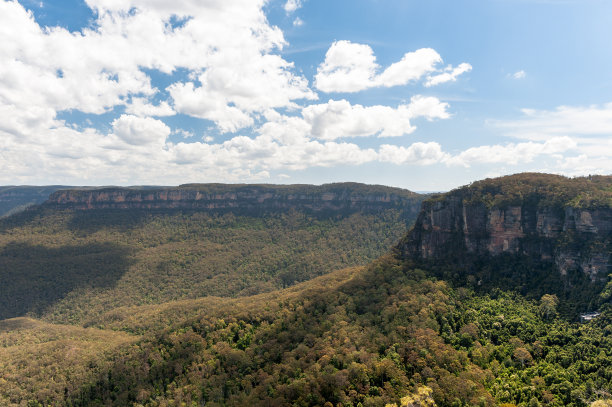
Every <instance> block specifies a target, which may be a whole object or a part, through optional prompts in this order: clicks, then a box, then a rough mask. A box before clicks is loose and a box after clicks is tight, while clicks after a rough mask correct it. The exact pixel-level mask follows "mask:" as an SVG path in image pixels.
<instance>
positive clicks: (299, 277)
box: [0, 174, 612, 407]
mask: <svg viewBox="0 0 612 407" xmlns="http://www.w3.org/2000/svg"><path fill="white" fill-rule="evenodd" d="M411 196H412V197H413V199H416V198H415V197H414V196H413V195H411ZM424 198H425V197H422V198H418V199H416V200H413V201H411V204H416V205H417V206H418V205H420V201H421V200H422V199H424ZM457 208H459V209H460V211H458V210H457ZM463 208H465V210H464V209H463ZM516 208H519V209H516ZM611 210H612V177H598V178H577V179H568V178H564V177H557V176H547V175H534V174H521V175H518V176H512V177H504V178H498V179H493V180H485V181H481V182H478V183H474V184H473V185H470V186H468V187H464V188H460V189H458V190H455V191H451V192H450V193H448V194H443V195H438V196H435V197H431V198H429V199H428V200H426V201H425V202H424V204H423V210H422V211H421V212H420V214H419V216H418V218H417V216H416V214H413V215H412V216H408V215H407V214H408V213H410V212H409V211H406V206H401V205H400V206H397V205H396V206H395V207H391V208H389V207H387V208H385V210H379V211H372V210H371V208H370V209H369V210H353V211H341V212H340V213H335V214H331V215H330V212H326V213H325V214H322V213H317V212H313V211H310V210H299V208H297V209H296V208H292V209H289V210H282V211H275V212H267V213H265V214H257V216H254V215H253V214H252V213H245V212H240V211H217V212H214V211H213V212H211V211H206V210H201V209H190V210H184V209H179V210H177V209H173V210H146V211H145V210H141V209H104V210H92V211H83V210H77V209H74V208H72V209H70V208H67V209H58V208H57V207H44V205H43V206H42V207H37V208H33V209H30V210H28V211H25V212H22V213H20V214H17V215H13V216H11V217H8V218H5V219H4V220H2V224H1V233H0V250H1V253H0V262H1V265H2V268H1V269H0V279H1V283H2V287H3V289H2V299H1V302H0V311H1V312H2V315H3V318H8V319H5V320H4V321H0V405H9V406H13V405H15V406H21V405H24V406H47V405H50V406H107V405H108V406H113V405H116V406H128V405H131V406H200V405H206V406H245V405H266V406H325V407H330V406H331V407H335V406H346V407H348V406H353V407H357V406H361V407H365V406H388V407H390V406H433V405H438V406H495V405H501V406H590V405H592V406H606V405H612V401H611V400H612V306H611V304H610V301H611V298H612V284H611V283H610V277H609V276H608V275H609V274H610V266H609V264H610V254H611V251H610V244H611V232H610V224H612V216H610V213H611ZM448 214H451V215H452V216H451V215H449V219H450V221H449V222H447V223H448V225H446V224H445V223H444V222H440V220H442V221H444V219H446V218H445V217H446V216H447V215H448ZM478 216H480V217H478ZM470 217H473V218H474V219H475V220H473V221H472V220H470V219H469V218H470ZM532 218H533V219H532ZM462 219H463V220H462ZM479 219H484V220H483V221H481V220H479ZM500 219H501V220H500ZM431 220H433V221H431ZM415 221H416V223H415V226H414V227H413V228H412V229H410V231H409V226H410V225H411V224H413V223H414V222H415ZM430 221H431V222H430ZM483 222H485V223H486V222H488V223H486V225H485V223H483ZM432 225H433V226H435V227H432ZM474 225H476V226H478V227H475V226H474ZM485 226H486V227H485ZM532 226H533V228H532ZM517 230H518V231H519V232H520V233H518V232H516V231H517ZM515 232H516V233H515ZM498 236H501V238H499V239H502V240H499V239H498ZM498 249H499V252H496V250H498ZM536 254H537V255H536ZM606 256H607V258H606ZM562 267H564V268H563V269H562V270H564V271H563V272H562V271H561V268H562ZM587 311H597V313H596V314H593V315H595V316H594V317H593V318H592V319H591V320H590V321H584V320H583V321H582V322H581V321H580V318H579V314H580V313H581V312H587Z"/></svg>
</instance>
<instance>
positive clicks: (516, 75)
mask: <svg viewBox="0 0 612 407" xmlns="http://www.w3.org/2000/svg"><path fill="white" fill-rule="evenodd" d="M526 76H527V73H526V72H525V71H523V70H522V69H521V70H520V71H517V72H515V73H513V74H512V77H513V78H514V79H523V78H525V77H526Z"/></svg>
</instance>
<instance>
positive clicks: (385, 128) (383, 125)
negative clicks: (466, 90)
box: [260, 95, 450, 143]
mask: <svg viewBox="0 0 612 407" xmlns="http://www.w3.org/2000/svg"><path fill="white" fill-rule="evenodd" d="M447 108H448V104H447V103H444V102H441V101H440V100H438V99H437V98H434V97H423V96H419V95H417V96H414V97H412V99H411V101H410V103H409V104H403V105H399V106H398V107H397V108H392V107H389V106H381V105H375V106H362V105H358V104H357V105H353V104H351V103H350V102H348V101H347V100H344V99H342V100H329V101H328V102H327V103H321V104H313V105H309V106H306V107H305V108H303V109H302V112H301V117H287V116H282V115H279V114H274V113H269V114H268V117H267V120H268V122H267V123H265V124H264V125H263V126H262V127H261V129H260V131H262V132H263V133H266V134H271V135H274V137H277V138H278V137H282V138H283V140H284V141H285V142H286V143H291V142H295V140H294V139H293V138H292V137H293V136H294V135H297V137H299V138H301V137H311V138H315V139H321V140H336V139H339V138H354V137H371V136H378V137H399V136H402V135H405V134H410V133H412V132H413V131H414V130H415V129H416V127H415V126H413V125H412V124H411V120H412V119H415V118H418V117H425V118H427V119H428V120H433V119H446V118H448V117H450V115H449V113H448V112H447V110H446V109H447Z"/></svg>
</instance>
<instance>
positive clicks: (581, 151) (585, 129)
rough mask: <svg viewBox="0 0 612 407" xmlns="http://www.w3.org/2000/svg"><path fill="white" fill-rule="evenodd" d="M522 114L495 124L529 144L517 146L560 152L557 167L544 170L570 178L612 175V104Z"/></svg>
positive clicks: (560, 108) (494, 123)
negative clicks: (533, 146)
mask: <svg viewBox="0 0 612 407" xmlns="http://www.w3.org/2000/svg"><path fill="white" fill-rule="evenodd" d="M522 112H523V117H521V118H519V119H516V120H507V121H493V122H491V123H492V124H493V125H494V126H495V127H497V128H500V129H501V130H502V131H504V132H505V135H506V136H509V137H512V138H516V139H520V140H527V141H528V142H526V143H519V144H517V145H533V144H535V145H540V146H547V148H548V149H550V151H555V149H557V150H559V151H558V152H557V153H558V155H557V156H556V157H557V159H558V160H557V161H556V163H555V167H554V168H550V167H549V168H543V170H548V171H554V172H562V173H564V174H566V175H585V174H604V173H610V172H612V103H608V104H604V105H591V106H559V107H557V108H556V109H554V110H535V109H523V110H522ZM570 140H571V141H570ZM564 148H565V149H566V150H567V152H566V150H563V149H564ZM568 152H573V155H569V154H568ZM519 154H520V153H519ZM528 157H529V155H528ZM514 160H516V158H515V159H514Z"/></svg>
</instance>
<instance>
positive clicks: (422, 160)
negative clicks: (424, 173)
mask: <svg viewBox="0 0 612 407" xmlns="http://www.w3.org/2000/svg"><path fill="white" fill-rule="evenodd" d="M448 157H449V155H448V154H447V153H445V152H443V151H442V146H440V144H438V143H436V142H429V143H422V142H417V143H413V144H412V145H410V146H409V147H407V148H406V147H403V146H394V145H389V144H383V145H382V146H380V150H379V160H380V161H383V162H391V163H393V164H398V165H402V164H412V165H431V164H436V163H439V162H443V161H445V160H447V159H448Z"/></svg>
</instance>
